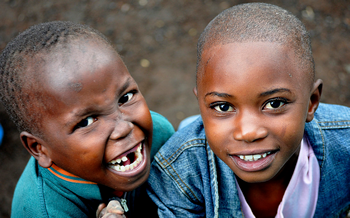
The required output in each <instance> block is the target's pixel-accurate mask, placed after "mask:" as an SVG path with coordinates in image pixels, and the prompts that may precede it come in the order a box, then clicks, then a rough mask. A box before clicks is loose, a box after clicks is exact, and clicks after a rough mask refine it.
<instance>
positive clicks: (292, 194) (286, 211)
mask: <svg viewBox="0 0 350 218" xmlns="http://www.w3.org/2000/svg"><path fill="white" fill-rule="evenodd" d="M319 183H320V166H319V164H318V162H317V159H316V156H315V154H314V151H313V150H312V148H311V146H310V145H309V142H308V140H307V138H306V137H305V136H304V138H303V139H302V141H301V147H300V153H299V157H298V161H297V164H296V166H295V170H294V172H293V175H292V178H291V180H290V182H289V184H288V186H287V189H286V191H285V193H284V195H283V198H282V201H281V203H280V205H279V206H278V210H277V214H276V216H275V217H276V218H284V217H286V218H289V217H304V218H308V217H313V215H314V213H315V209H316V203H317V197H318V186H319ZM236 185H237V189H238V193H239V199H240V201H241V205H242V211H243V214H244V216H245V217H246V218H255V216H254V214H253V213H252V210H251V209H250V207H249V205H248V203H247V201H246V200H245V198H244V195H243V193H242V190H241V189H240V187H239V185H238V182H237V180H236Z"/></svg>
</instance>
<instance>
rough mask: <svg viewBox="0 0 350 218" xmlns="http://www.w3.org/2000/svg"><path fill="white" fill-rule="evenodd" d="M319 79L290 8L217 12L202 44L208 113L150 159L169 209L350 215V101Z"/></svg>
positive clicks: (201, 93)
mask: <svg viewBox="0 0 350 218" xmlns="http://www.w3.org/2000/svg"><path fill="white" fill-rule="evenodd" d="M314 77H315V72H314V62H313V58H312V52H311V46H310V39H309V36H308V33H307V31H306V29H305V27H304V26H303V24H302V23H301V22H300V21H299V20H298V19H297V18H296V17H295V16H293V15H292V14H291V13H289V12H287V11H286V10H284V9H282V8H279V7H277V6H274V5H269V4H264V3H251V4H242V5H237V6H234V7H232V8H230V9H227V10H225V11H224V12H222V13H221V14H219V15H218V16H217V17H216V18H214V19H213V20H212V21H211V22H210V23H209V24H208V26H207V27H206V28H205V30H204V32H203V33H202V35H201V36H200V39H199V42H198V56H197V86H196V88H195V95H196V96H197V99H198V104H199V107H200V112H201V117H200V118H198V119H197V120H195V121H194V122H192V123H191V124H189V125H188V126H186V127H184V128H183V129H180V130H179V131H178V132H177V133H176V134H174V135H173V136H172V138H170V140H169V141H168V142H167V143H166V144H165V145H164V146H163V147H162V149H161V150H160V151H159V153H158V154H157V155H156V156H155V161H154V162H153V164H152V167H151V169H152V170H151V174H150V178H149V180H148V181H149V186H150V189H149V194H150V196H151V198H152V199H153V200H154V201H155V203H156V204H157V205H158V207H159V210H158V213H159V215H160V217H220V218H221V217H344V216H346V214H347V211H348V210H349V208H350V187H349V184H350V174H349V166H350V160H349V158H342V157H347V156H349V155H350V140H349V135H350V109H349V108H347V107H343V106H336V105H327V104H320V103H319V100H320V97H321V91H322V81H321V80H319V79H318V80H316V79H315V78H314ZM316 109H317V111H316ZM340 156H342V157H340ZM174 199H175V200H174Z"/></svg>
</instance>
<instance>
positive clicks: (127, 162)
mask: <svg viewBox="0 0 350 218" xmlns="http://www.w3.org/2000/svg"><path fill="white" fill-rule="evenodd" d="M130 164H131V162H130V159H129V158H128V160H127V161H125V162H123V166H126V165H130Z"/></svg>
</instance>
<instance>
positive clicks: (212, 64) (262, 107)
mask: <svg viewBox="0 0 350 218" xmlns="http://www.w3.org/2000/svg"><path fill="white" fill-rule="evenodd" d="M202 63H204V64H203V68H202V71H201V72H198V73H199V75H200V76H199V77H198V81H197V89H195V94H196V96H197V98H198V102H199V107H200V111H201V115H202V118H203V123H204V127H205V133H206V136H207V140H208V143H209V145H210V147H211V149H212V150H213V152H214V153H215V154H216V155H217V156H218V157H219V158H220V159H221V160H223V161H224V162H225V163H226V164H227V165H228V166H229V167H230V168H231V169H232V171H233V172H234V173H235V175H236V176H237V177H238V182H239V185H240V187H241V189H242V191H243V194H244V196H245V198H246V200H247V202H248V204H249V206H250V207H251V209H252V211H253V213H254V214H255V215H256V217H274V216H275V215H276V213H277V208H278V205H279V203H280V202H281V200H282V197H283V194H284V192H285V190H286V188H287V186H288V183H289V180H290V178H291V176H292V174H293V171H294V168H295V165H296V162H297V159H298V154H299V150H300V142H301V140H302V137H303V134H304V125H305V122H310V121H311V120H312V119H313V116H314V112H315V110H316V108H317V106H318V104H319V100H320V96H321V91H322V81H321V80H317V81H315V82H312V84H311V82H310V81H309V80H307V79H305V78H309V77H308V76H307V73H308V72H303V71H302V70H301V68H300V67H299V65H298V63H299V62H298V61H297V59H296V58H295V57H294V54H293V50H292V49H290V48H289V47H287V46H283V45H281V44H278V43H269V42H249V43H231V44H226V45H219V46H215V47H212V48H209V49H208V50H205V51H204V52H203V55H202ZM266 152H272V154H271V155H268V158H266V159H269V160H270V161H268V162H267V164H265V165H262V167H259V168H256V169H255V168H253V167H252V165H251V162H250V165H249V166H248V167H247V168H245V167H242V165H240V164H239V163H238V162H239V161H237V160H238V159H239V158H238V156H237V155H254V154H263V153H266ZM241 162H244V161H241ZM245 163H247V161H246V162H245Z"/></svg>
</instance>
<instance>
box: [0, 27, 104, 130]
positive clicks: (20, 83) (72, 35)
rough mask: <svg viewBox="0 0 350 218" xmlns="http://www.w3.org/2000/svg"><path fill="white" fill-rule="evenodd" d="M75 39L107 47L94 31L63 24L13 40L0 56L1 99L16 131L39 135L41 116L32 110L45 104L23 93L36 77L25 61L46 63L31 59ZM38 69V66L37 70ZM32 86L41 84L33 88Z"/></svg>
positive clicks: (38, 28)
mask: <svg viewBox="0 0 350 218" xmlns="http://www.w3.org/2000/svg"><path fill="white" fill-rule="evenodd" d="M78 37H83V38H90V39H98V40H102V41H105V42H106V44H110V43H109V42H108V40H107V39H106V38H105V36H104V35H102V34H101V33H100V32H98V31H97V30H94V29H92V28H90V27H88V26H85V25H81V24H76V23H72V22H66V21H53V22H48V23H42V24H38V25H35V26H32V27H30V28H29V29H27V30H25V31H24V32H22V33H21V34H19V35H18V36H17V37H16V38H15V39H13V40H12V41H11V42H10V43H8V45H7V46H6V47H5V49H4V50H3V51H2V53H1V56H0V98H1V101H2V103H3V105H4V106H5V108H6V111H7V113H8V114H9V115H10V117H11V119H12V120H13V122H14V123H15V124H16V126H17V128H18V130H19V131H27V132H30V133H32V134H38V135H41V131H40V125H41V114H40V113H39V112H36V111H35V110H33V108H37V107H38V105H37V104H38V103H40V104H41V105H40V106H44V105H45V103H44V102H39V101H40V100H38V99H33V95H32V94H31V93H28V92H26V91H23V88H24V84H25V83H26V82H28V78H35V77H37V76H39V75H38V74H37V72H35V69H31V72H27V71H29V69H28V65H29V63H28V61H32V62H35V63H32V62H31V63H32V64H35V65H36V66H37V65H40V64H41V63H44V62H45V61H46V60H36V59H35V58H34V60H33V59H32V58H33V57H35V56H37V55H40V54H49V53H50V51H51V50H52V49H54V48H56V47H57V45H62V46H61V47H63V48H64V47H65V46H67V45H68V46H69V44H68V43H69V42H70V40H72V39H76V38H78ZM39 67H40V66H39ZM35 85H40V84H33V87H35Z"/></svg>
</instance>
